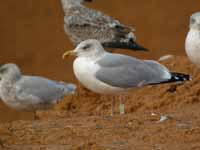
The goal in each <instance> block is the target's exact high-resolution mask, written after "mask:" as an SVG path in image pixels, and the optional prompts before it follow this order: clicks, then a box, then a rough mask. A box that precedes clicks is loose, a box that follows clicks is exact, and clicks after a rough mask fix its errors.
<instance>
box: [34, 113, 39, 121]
mask: <svg viewBox="0 0 200 150" xmlns="http://www.w3.org/2000/svg"><path fill="white" fill-rule="evenodd" d="M38 119H39V117H38V115H37V111H34V120H38Z"/></svg>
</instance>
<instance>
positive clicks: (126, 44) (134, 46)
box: [102, 41, 149, 51]
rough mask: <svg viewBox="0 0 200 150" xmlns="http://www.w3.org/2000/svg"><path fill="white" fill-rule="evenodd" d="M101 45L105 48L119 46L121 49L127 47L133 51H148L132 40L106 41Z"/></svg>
mask: <svg viewBox="0 0 200 150" xmlns="http://www.w3.org/2000/svg"><path fill="white" fill-rule="evenodd" d="M102 45H103V46H104V47H107V48H121V49H129V50H133V51H149V50H148V49H147V48H145V47H143V46H141V45H139V44H138V43H136V42H133V41H129V42H107V43H102Z"/></svg>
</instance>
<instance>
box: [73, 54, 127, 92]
mask: <svg viewBox="0 0 200 150" xmlns="http://www.w3.org/2000/svg"><path fill="white" fill-rule="evenodd" d="M73 69H74V73H75V76H76V78H77V79H78V80H79V81H80V82H81V83H82V84H83V85H84V86H85V87H86V88H87V89H89V90H91V91H93V92H95V93H100V94H114V93H115V94H116V93H121V92H124V89H122V88H118V87H113V86H110V85H108V84H106V83H104V82H101V81H100V80H98V79H97V78H96V77H95V73H96V72H97V71H98V69H99V66H98V64H95V63H94V62H92V61H89V60H86V58H76V60H75V61H74V64H73Z"/></svg>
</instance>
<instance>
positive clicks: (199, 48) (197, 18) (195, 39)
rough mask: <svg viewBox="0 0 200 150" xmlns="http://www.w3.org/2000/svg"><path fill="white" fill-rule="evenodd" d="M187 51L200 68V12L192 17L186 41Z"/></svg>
mask: <svg viewBox="0 0 200 150" xmlns="http://www.w3.org/2000/svg"><path fill="white" fill-rule="evenodd" d="M185 49H186V53H187V55H188V57H189V59H190V60H191V61H192V62H193V63H194V64H196V65H197V66H198V67H200V12H197V13H194V14H192V16H191V17H190V30H189V32H188V34H187V38H186V41H185Z"/></svg>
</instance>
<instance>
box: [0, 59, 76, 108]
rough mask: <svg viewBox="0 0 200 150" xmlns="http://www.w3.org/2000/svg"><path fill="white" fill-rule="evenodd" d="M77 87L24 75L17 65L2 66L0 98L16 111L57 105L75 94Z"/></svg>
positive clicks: (0, 70) (0, 72)
mask: <svg viewBox="0 0 200 150" xmlns="http://www.w3.org/2000/svg"><path fill="white" fill-rule="evenodd" d="M75 89H76V86H75V85H74V84H67V83H64V82H56V81H53V80H49V79H46V78H43V77H39V76H26V75H22V74H21V72H20V69H19V68H18V66H17V65H15V64H11V63H10V64H5V65H1V66H0V97H1V99H2V101H3V102H4V103H5V104H6V105H8V106H9V107H11V108H14V109H16V110H26V111H36V110H38V109H46V108H49V107H51V106H53V104H55V103H57V102H58V101H59V100H60V99H62V98H63V97H64V96H65V95H68V94H71V93H74V91H75Z"/></svg>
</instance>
